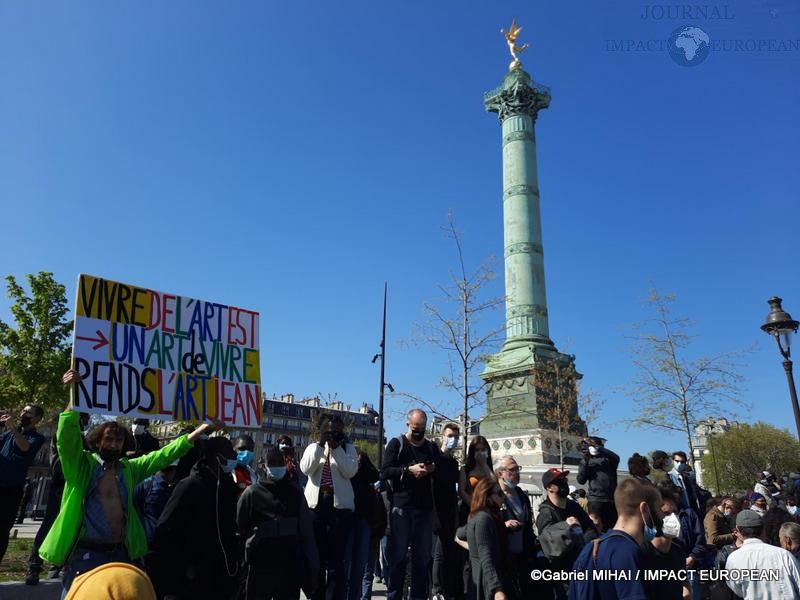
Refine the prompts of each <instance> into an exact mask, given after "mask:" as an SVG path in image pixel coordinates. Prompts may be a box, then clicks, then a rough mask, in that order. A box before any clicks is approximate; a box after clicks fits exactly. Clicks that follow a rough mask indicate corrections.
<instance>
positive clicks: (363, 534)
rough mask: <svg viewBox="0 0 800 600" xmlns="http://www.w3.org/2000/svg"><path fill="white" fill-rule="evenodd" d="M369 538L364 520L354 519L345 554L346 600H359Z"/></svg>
mask: <svg viewBox="0 0 800 600" xmlns="http://www.w3.org/2000/svg"><path fill="white" fill-rule="evenodd" d="M369 538H370V530H369V525H367V521H366V519H364V518H363V517H354V518H353V529H352V530H351V533H350V540H349V542H348V544H347V552H346V553H345V556H346V558H345V563H346V564H345V572H346V573H347V574H348V580H347V581H348V584H347V598H348V600H359V598H361V588H362V585H363V581H364V572H365V570H366V566H367V558H368V556H367V555H368V554H369Z"/></svg>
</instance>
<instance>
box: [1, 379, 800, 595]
mask: <svg viewBox="0 0 800 600" xmlns="http://www.w3.org/2000/svg"><path fill="white" fill-rule="evenodd" d="M78 380H79V375H78V374H77V373H76V372H75V371H69V372H67V373H66V374H65V376H64V382H65V384H68V385H72V384H75V383H76V382H77V381H78ZM42 416H43V411H42V410H41V409H40V408H38V407H36V406H27V407H25V409H24V410H23V411H22V413H21V414H20V417H19V423H17V422H16V419H14V417H12V416H9V415H6V416H3V417H0V423H1V424H2V425H3V426H4V431H3V432H2V433H0V512H2V518H3V524H2V527H3V529H2V531H0V560H2V556H3V553H4V552H5V549H6V547H7V544H8V531H9V530H10V529H11V527H12V526H13V523H14V520H15V519H16V516H17V512H18V510H19V505H20V501H21V499H22V498H23V496H24V487H25V478H26V473H27V468H28V466H29V465H30V463H31V461H32V460H33V457H34V456H35V454H36V452H37V451H38V450H39V448H40V447H41V445H42V443H43V442H44V439H43V437H42V436H41V434H39V433H38V432H37V431H36V425H37V424H38V423H39V422H40V421H41V419H42ZM86 417H87V416H86V415H80V414H79V413H78V412H76V411H74V410H72V409H71V408H69V407H68V408H67V410H65V411H64V412H63V413H61V415H60V418H59V423H58V429H57V433H56V435H55V436H54V440H53V444H52V448H51V465H52V471H53V479H52V481H53V483H52V485H51V486H50V495H49V498H48V509H47V513H46V515H45V517H44V520H43V522H42V526H41V527H40V529H39V532H38V534H37V537H36V539H35V540H34V548H33V551H32V553H31V557H30V561H29V571H28V575H27V578H26V583H28V584H30V585H35V584H36V583H38V581H39V575H40V572H41V570H42V567H43V564H44V561H45V560H46V561H47V562H49V563H51V564H52V565H53V568H52V569H51V573H50V574H51V576H53V575H56V576H57V575H59V574H60V575H61V578H62V582H63V595H62V598H70V599H73V600H80V599H82V598H99V597H109V598H111V597H113V598H140V599H150V598H159V599H161V598H164V599H176V600H179V599H182V598H187V599H188V598H192V599H197V598H200V599H203V598H209V599H212V598H213V599H220V600H227V599H230V600H233V599H237V598H243V599H246V600H254V599H272V598H275V599H280V600H290V599H291V600H296V599H298V598H299V597H300V593H301V590H302V592H303V593H304V594H305V596H306V597H308V598H310V599H311V600H323V599H324V600H367V599H369V598H370V597H371V595H372V586H373V582H374V581H382V582H385V583H386V586H387V597H388V599H389V600H403V599H405V598H410V599H412V600H423V599H424V600H427V599H431V598H432V599H434V600H512V599H519V600H522V599H527V598H542V599H550V598H555V599H564V598H569V599H572V600H580V599H583V598H595V599H610V598H629V599H635V598H643V599H644V598H648V599H650V598H655V599H660V598H664V599H678V598H694V599H696V600H701V599H707V598H710V599H712V600H717V599H720V600H721V599H728V598H746V599H751V598H753V599H755V598H787V599H788V598H800V563H798V560H799V559H800V522H798V518H799V517H800V515H798V514H797V511H798V509H797V500H798V493H800V476H797V474H794V473H793V474H791V476H790V477H787V478H778V477H775V476H773V475H772V474H771V473H769V472H767V471H763V472H759V473H757V474H755V479H754V485H753V490H752V491H751V492H750V493H748V494H747V495H746V496H725V497H712V495H711V494H710V493H708V492H707V491H706V490H704V489H702V488H701V487H700V486H699V485H698V484H697V481H696V479H695V476H694V472H693V471H692V468H691V466H690V464H689V461H688V459H687V455H686V454H685V453H684V452H682V451H677V452H674V453H672V454H667V453H666V452H663V451H660V450H658V451H655V452H653V453H652V455H651V456H650V457H648V456H643V455H640V454H634V455H633V456H631V457H630V458H629V459H628V464H627V466H628V471H629V473H630V477H628V478H625V479H623V480H621V481H619V482H618V481H617V471H618V467H619V463H620V457H619V456H618V455H617V454H615V453H614V452H612V451H611V450H609V449H608V448H606V447H605V440H604V439H602V438H598V437H588V438H586V439H584V440H583V442H582V444H581V446H580V450H581V452H582V459H581V460H580V461H579V464H578V465H577V473H576V481H577V483H578V484H580V485H583V486H585V488H586V489H576V488H575V487H573V486H571V485H570V481H569V477H570V471H567V470H560V469H557V468H551V469H549V470H547V471H546V472H545V473H544V474H543V475H542V479H541V489H542V494H543V495H542V498H541V502H540V503H539V505H538V506H536V507H533V506H532V504H531V497H530V496H529V495H528V493H527V492H525V491H524V490H523V489H522V488H521V486H520V466H519V465H518V463H517V461H516V460H515V458H514V457H513V456H511V455H504V456H501V457H497V458H495V459H493V458H492V453H491V447H490V445H489V442H488V441H487V440H486V439H485V438H484V437H482V436H475V437H473V438H472V439H471V441H470V442H469V445H468V447H467V448H466V452H465V453H464V456H465V458H464V464H463V466H462V465H460V464H459V460H458V458H457V457H458V454H457V450H458V440H459V437H460V430H459V427H458V426H457V425H456V424H453V423H449V424H446V425H445V426H444V428H443V430H442V432H441V437H440V439H438V440H436V441H433V440H430V439H428V438H427V437H426V434H427V431H428V428H427V425H428V424H427V415H426V414H425V413H424V412H423V411H422V410H412V411H411V412H409V413H408V415H407V423H406V425H407V431H406V432H405V433H404V434H402V435H400V436H398V437H396V438H392V439H390V440H389V441H388V443H387V445H386V448H385V452H384V457H383V466H382V469H380V470H378V469H377V468H376V467H375V466H374V465H373V463H372V461H371V460H370V458H369V456H368V455H367V454H366V453H364V452H363V451H361V450H359V449H358V448H357V447H356V446H354V445H353V444H352V443H351V442H350V441H349V440H348V439H347V436H346V434H345V424H344V422H343V421H342V419H341V418H340V417H339V416H337V415H335V414H328V413H323V414H322V415H321V416H320V418H319V421H318V423H317V431H316V439H315V441H313V442H312V443H311V444H309V445H308V446H307V447H306V448H305V449H295V448H294V447H293V444H292V440H291V438H289V437H288V436H281V437H280V438H279V439H278V440H276V444H275V446H272V447H270V448H268V449H267V450H266V451H265V454H264V455H263V456H261V457H257V456H255V443H254V441H253V439H252V438H251V437H250V436H247V435H241V436H239V437H237V438H235V439H234V440H230V439H228V438H227V437H225V436H223V435H221V432H219V431H218V430H220V429H221V427H222V424H221V423H212V424H203V425H200V426H199V427H197V428H195V429H194V430H191V431H186V432H184V433H183V435H180V436H179V437H178V438H177V439H175V440H173V441H172V442H170V443H169V444H166V445H164V446H163V447H161V445H160V444H159V442H158V440H157V439H156V438H155V437H154V436H152V435H151V434H150V432H149V431H148V422H147V421H146V420H137V421H135V423H134V428H133V431H130V430H129V429H127V428H126V427H124V426H123V425H121V424H120V423H118V422H116V421H107V422H104V423H101V424H100V425H98V426H96V427H94V428H92V429H90V430H87V429H88V427H87V425H88V419H87V418H86ZM534 508H536V510H535V511H534ZM726 569H727V570H746V571H748V572H749V571H751V570H766V571H770V570H772V571H770V572H775V573H778V577H773V578H771V579H770V580H768V581H762V580H758V581H757V580H749V579H746V578H745V579H741V580H738V579H737V580H734V579H732V578H730V577H726V576H715V575H714V574H715V573H725V572H726V571H725V570H726ZM642 572H649V573H658V574H659V575H658V576H655V577H652V578H647V577H642V576H641V575H640V574H641V573H642ZM569 573H582V574H584V576H583V577H569V576H566V575H567V574H569ZM608 573H616V574H617V576H613V577H608V575H607V574H608ZM554 574H557V576H555V577H554V576H553V575H554ZM604 574H605V575H604ZM620 574H622V575H620ZM625 574H627V575H628V576H627V577H626V576H625ZM637 574H639V575H637Z"/></svg>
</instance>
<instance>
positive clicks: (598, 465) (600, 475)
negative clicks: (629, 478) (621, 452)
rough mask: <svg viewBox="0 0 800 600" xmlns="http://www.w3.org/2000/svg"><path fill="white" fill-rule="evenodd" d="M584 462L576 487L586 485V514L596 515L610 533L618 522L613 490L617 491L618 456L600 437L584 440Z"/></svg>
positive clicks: (579, 468) (581, 465) (582, 445)
mask: <svg viewBox="0 0 800 600" xmlns="http://www.w3.org/2000/svg"><path fill="white" fill-rule="evenodd" d="M581 453H582V454H583V460H581V462H580V464H579V465H578V477H577V479H578V483H580V484H581V485H583V484H585V483H588V484H589V494H588V496H587V499H588V500H589V506H588V509H589V513H594V514H596V515H598V516H599V517H600V518H601V520H602V523H603V527H605V528H606V529H611V528H612V527H614V523H616V522H617V509H616V508H614V490H616V489H617V467H618V466H619V456H617V455H616V454H614V453H613V452H612V451H611V450H609V449H608V448H606V447H605V440H604V439H603V438H600V437H594V436H592V437H587V438H585V439H584V440H583V442H581Z"/></svg>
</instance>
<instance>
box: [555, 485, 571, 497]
mask: <svg viewBox="0 0 800 600" xmlns="http://www.w3.org/2000/svg"><path fill="white" fill-rule="evenodd" d="M556 495H557V496H558V497H559V498H566V497H567V496H569V485H568V484H566V483H559V484H558V491H557V492H556Z"/></svg>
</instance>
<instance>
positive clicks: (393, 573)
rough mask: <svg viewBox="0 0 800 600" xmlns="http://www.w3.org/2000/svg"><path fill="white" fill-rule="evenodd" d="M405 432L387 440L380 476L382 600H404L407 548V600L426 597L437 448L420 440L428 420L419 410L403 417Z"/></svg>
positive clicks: (428, 442)
mask: <svg viewBox="0 0 800 600" xmlns="http://www.w3.org/2000/svg"><path fill="white" fill-rule="evenodd" d="M407 416H408V421H407V425H408V431H407V432H406V433H405V434H403V435H401V436H399V437H396V438H393V439H391V440H389V443H388V444H387V445H386V452H385V453H384V459H383V470H382V472H381V474H382V475H383V477H384V478H385V479H386V480H388V481H389V482H390V484H391V487H392V511H391V515H390V517H389V527H391V530H392V535H391V537H390V539H389V546H390V551H389V561H390V565H389V570H390V574H389V582H388V586H387V587H388V591H387V594H386V598H387V600H401V599H402V598H403V596H404V593H403V592H404V589H403V588H404V587H405V578H406V566H407V564H408V560H407V556H408V553H407V550H408V548H409V547H410V548H411V594H410V598H411V600H422V599H424V598H426V597H427V596H428V578H429V577H428V576H429V568H430V561H431V554H432V553H431V546H432V541H433V482H432V479H431V477H432V475H433V473H434V471H435V470H436V462H437V461H438V459H439V454H440V452H439V448H438V447H437V446H436V444H434V443H433V442H431V441H430V440H426V439H425V428H426V426H427V423H428V416H427V415H426V414H425V412H424V411H422V410H420V409H414V410H412V411H410V412H409V413H408V415H407Z"/></svg>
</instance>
